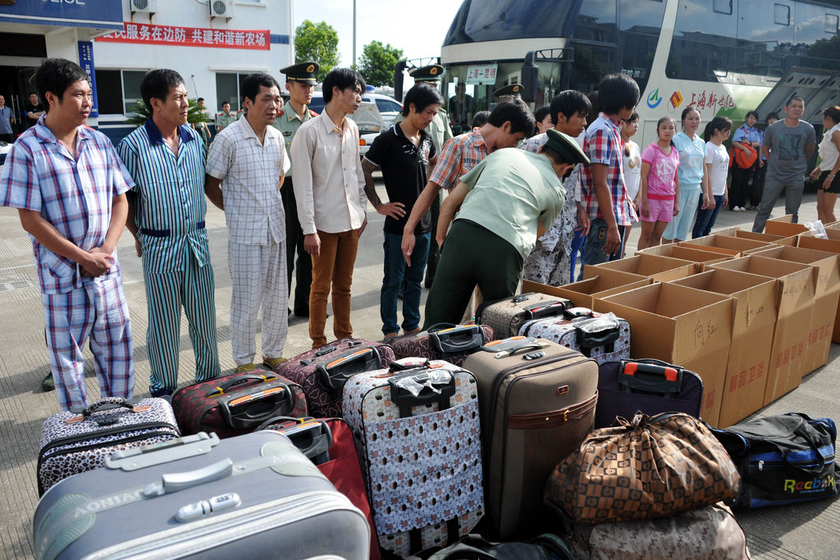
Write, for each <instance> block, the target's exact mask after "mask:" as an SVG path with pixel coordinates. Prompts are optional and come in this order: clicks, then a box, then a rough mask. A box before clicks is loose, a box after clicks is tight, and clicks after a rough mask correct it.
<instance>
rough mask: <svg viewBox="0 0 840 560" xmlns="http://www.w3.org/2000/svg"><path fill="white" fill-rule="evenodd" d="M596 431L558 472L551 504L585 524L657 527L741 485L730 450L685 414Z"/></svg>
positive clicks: (727, 496) (728, 496)
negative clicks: (655, 522) (651, 523)
mask: <svg viewBox="0 0 840 560" xmlns="http://www.w3.org/2000/svg"><path fill="white" fill-rule="evenodd" d="M619 421H620V424H621V425H619V426H614V427H610V428H601V429H599V430H594V431H592V432H591V433H590V434H589V435H588V436H587V438H586V439H585V440H584V441H583V443H582V444H581V445H580V448H579V449H578V451H577V452H574V453H572V454H571V455H569V456H568V457H566V459H565V460H564V461H563V462H561V463H560V464H559V465H558V466H557V468H555V469H554V472H552V474H551V476H550V477H549V480H548V483H547V486H546V500H548V502H549V504H553V505H555V506H557V507H559V508H560V509H561V510H562V511H563V512H564V513H565V514H566V515H568V516H569V517H571V518H572V520H574V521H576V522H578V523H583V524H596V523H612V522H616V521H630V520H633V519H655V518H658V517H667V516H670V515H675V514H677V513H679V512H681V511H686V510H690V509H696V508H700V507H703V506H707V505H711V504H714V503H717V502H719V501H726V500H732V499H734V498H735V497H736V496H737V495H738V491H739V489H740V482H741V477H740V476H739V475H738V470H737V469H736V468H735V465H734V464H733V463H732V460H731V459H730V458H729V455H728V454H727V452H726V449H724V448H723V446H722V445H721V444H720V442H718V440H717V439H716V438H715V436H713V435H712V433H711V432H710V431H709V429H708V428H707V427H706V426H705V425H704V424H703V423H702V422H701V421H700V420H698V419H697V418H694V417H693V416H690V415H688V414H684V413H681V412H667V413H663V414H657V415H656V416H653V417H649V416H648V415H646V414H641V413H637V414H636V416H635V417H634V418H633V420H632V421H631V422H628V421H627V420H626V419H624V418H619Z"/></svg>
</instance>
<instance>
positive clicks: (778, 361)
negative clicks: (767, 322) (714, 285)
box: [710, 255, 819, 406]
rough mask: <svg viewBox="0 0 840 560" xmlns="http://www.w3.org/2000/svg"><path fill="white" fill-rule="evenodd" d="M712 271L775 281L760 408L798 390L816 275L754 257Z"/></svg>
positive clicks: (793, 265) (809, 268) (813, 270)
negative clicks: (772, 325) (773, 317)
mask: <svg viewBox="0 0 840 560" xmlns="http://www.w3.org/2000/svg"><path fill="white" fill-rule="evenodd" d="M710 268H712V269H719V268H720V269H726V270H739V271H741V272H748V273H750V274H757V275H759V276H766V277H768V278H776V279H777V281H778V282H777V288H776V328H775V329H774V331H773V345H772V349H771V350H770V368H769V371H768V372H767V385H766V387H765V390H764V405H765V406H766V405H768V404H770V403H771V402H773V401H775V400H776V399H778V398H779V397H781V396H782V395H784V394H786V393H789V392H790V391H792V390H794V389H796V388H797V387H799V384H800V383H801V382H802V371H803V370H804V369H805V367H807V366H806V364H805V354H806V352H805V350H806V348H807V346H808V329H809V327H810V325H811V314H812V312H813V310H814V292H815V290H816V285H817V278H818V275H819V271H818V270H817V269H816V268H815V267H813V266H810V265H806V264H801V263H795V262H789V261H780V260H776V259H771V258H768V257H762V256H758V255H749V256H746V257H741V258H740V259H733V260H731V261H727V262H723V263H719V264H714V265H712V266H711V267H710Z"/></svg>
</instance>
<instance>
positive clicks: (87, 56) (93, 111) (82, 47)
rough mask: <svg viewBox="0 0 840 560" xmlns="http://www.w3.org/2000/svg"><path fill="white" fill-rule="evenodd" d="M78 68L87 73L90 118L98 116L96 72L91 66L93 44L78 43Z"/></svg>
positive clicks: (87, 42)
mask: <svg viewBox="0 0 840 560" xmlns="http://www.w3.org/2000/svg"><path fill="white" fill-rule="evenodd" d="M79 66H81V67H82V69H83V70H84V71H85V72H87V75H88V79H89V80H90V89H91V94H92V98H93V107H91V108H90V116H91V117H98V116H99V99H98V98H97V97H96V71H95V68H94V66H93V42H92V41H79Z"/></svg>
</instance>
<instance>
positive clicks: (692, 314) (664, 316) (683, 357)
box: [595, 283, 735, 426]
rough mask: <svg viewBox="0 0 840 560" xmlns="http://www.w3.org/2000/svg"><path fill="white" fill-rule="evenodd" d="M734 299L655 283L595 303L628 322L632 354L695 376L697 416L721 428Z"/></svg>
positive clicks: (598, 308) (602, 309)
mask: <svg viewBox="0 0 840 560" xmlns="http://www.w3.org/2000/svg"><path fill="white" fill-rule="evenodd" d="M734 308H735V305H734V300H733V299H732V298H730V297H728V296H723V295H720V294H715V293H712V292H708V291H702V290H696V289H694V288H687V287H685V286H677V285H675V284H671V283H656V284H651V285H650V286H645V287H642V288H636V289H635V290H630V291H628V292H622V293H620V294H615V295H612V296H608V297H605V298H603V299H598V300H596V301H595V310H596V311H600V312H603V313H606V312H610V311H611V312H613V313H615V314H616V315H617V316H619V317H622V318H624V319H626V320H627V321H628V322H629V323H630V354H631V356H632V357H634V358H656V359H659V360H663V361H666V362H668V363H671V364H675V365H679V366H683V367H685V368H686V369H689V370H691V371H695V372H697V373H698V374H699V375H700V377H701V378H702V379H703V384H704V394H703V404H702V407H701V410H700V414H701V416H702V417H703V419H704V420H706V421H707V422H709V424H711V425H712V426H719V425H720V423H719V416H720V405H721V397H722V396H723V389H724V381H725V376H726V364H727V361H728V359H729V345H730V343H731V342H732V322H733V310H734Z"/></svg>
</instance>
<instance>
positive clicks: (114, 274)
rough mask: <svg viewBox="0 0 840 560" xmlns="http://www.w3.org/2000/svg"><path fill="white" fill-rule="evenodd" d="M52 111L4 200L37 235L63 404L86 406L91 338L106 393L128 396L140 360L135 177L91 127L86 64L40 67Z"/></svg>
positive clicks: (17, 160)
mask: <svg viewBox="0 0 840 560" xmlns="http://www.w3.org/2000/svg"><path fill="white" fill-rule="evenodd" d="M35 83H36V87H37V89H38V92H39V94H40V96H41V98H42V99H44V101H45V102H46V104H47V105H46V114H44V115H42V116H41V118H40V119H38V122H37V124H35V126H33V127H32V128H30V129H28V130H27V131H26V132H24V133H23V134H22V135H21V137H20V138H19V139H18V141H17V142H16V143H15V145H14V146H13V147H12V150H11V151H10V152H9V154H8V157H7V158H6V164H5V166H4V167H3V172H2V175H0V205H2V206H10V207H12V208H17V209H18V213H19V216H20V221H21V224H22V225H23V229H25V230H26V231H27V232H28V233H29V234H30V237H31V238H32V248H33V251H34V253H35V266H36V268H37V271H38V280H39V284H40V288H41V302H42V304H43V306H44V322H45V324H46V327H47V347H48V349H49V355H50V370H51V371H52V374H53V377H54V378H55V384H56V396H57V397H58V403H59V405H60V407H61V409H62V410H69V409H70V408H71V407H76V406H88V405H89V404H90V403H89V401H88V397H87V391H86V388H85V381H84V368H85V361H84V356H83V355H82V348H83V347H84V344H85V342H86V341H87V339H88V338H90V339H91V349H92V350H93V354H94V358H95V370H96V376H97V379H98V380H99V389H100V392H101V394H102V397H123V398H129V397H131V396H132V394H133V392H134V361H133V358H132V342H131V326H130V323H129V318H128V304H127V302H126V299H125V294H124V292H123V286H122V277H121V275H120V267H119V261H118V260H117V253H116V245H117V241H118V240H119V238H120V234H121V233H122V230H123V228H124V227H125V221H126V216H127V214H128V203H127V201H126V198H125V192H126V191H127V190H129V188H131V186H133V181H132V180H131V178H130V177H129V176H128V172H126V171H125V168H124V167H123V166H122V164H121V162H120V159H119V157H118V156H117V154H116V152H115V151H114V147H113V146H112V145H111V141H110V140H108V138H107V137H106V136H105V135H103V134H101V133H99V132H97V131H95V130H92V129H90V128H87V127H85V126H84V123H85V121H86V120H87V117H88V115H89V114H90V109H91V106H92V100H91V88H90V84H89V83H88V77H87V74H86V73H85V71H84V70H82V69H81V68H80V67H79V66H78V65H77V64H75V63H73V62H70V61H68V60H63V59H55V58H52V59H48V60H46V61H45V62H44V63H43V64H42V65H41V67H40V68H39V69H38V71H37V72H36V73H35Z"/></svg>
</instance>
